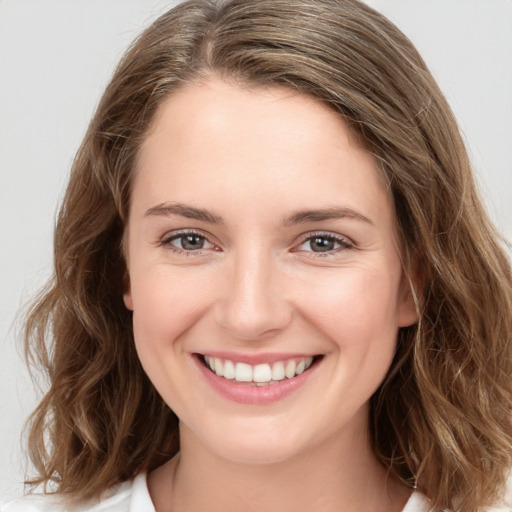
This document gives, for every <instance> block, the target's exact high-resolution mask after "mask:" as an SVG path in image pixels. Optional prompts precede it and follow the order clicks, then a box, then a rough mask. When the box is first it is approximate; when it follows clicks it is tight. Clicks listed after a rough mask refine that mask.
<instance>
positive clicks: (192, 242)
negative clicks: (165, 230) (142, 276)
mask: <svg viewBox="0 0 512 512" xmlns="http://www.w3.org/2000/svg"><path fill="white" fill-rule="evenodd" d="M161 245H163V246H166V247H169V248H170V249H172V250H174V251H177V252H199V251H201V250H211V249H215V246H214V245H213V244H212V243H211V242H209V241H208V240H207V238H206V237H205V236H204V235H201V234H200V233H196V232H192V231H191V232H181V233H173V234H171V235H170V236H167V237H166V238H164V239H163V240H162V242H161Z"/></svg>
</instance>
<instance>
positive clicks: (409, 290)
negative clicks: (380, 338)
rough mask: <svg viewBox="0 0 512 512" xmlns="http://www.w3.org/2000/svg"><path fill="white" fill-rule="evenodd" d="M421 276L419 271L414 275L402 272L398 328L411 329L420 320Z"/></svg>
mask: <svg viewBox="0 0 512 512" xmlns="http://www.w3.org/2000/svg"><path fill="white" fill-rule="evenodd" d="M420 282H421V279H420V276H419V272H418V271H417V269H413V271H412V275H408V273H407V272H405V271H404V270H402V277H401V282H400V289H399V291H398V305H397V306H398V309H397V311H398V316H397V323H398V327H409V326H410V325H413V324H415V323H416V322H417V321H418V320H419V308H420V292H419V291H420V289H421V286H420Z"/></svg>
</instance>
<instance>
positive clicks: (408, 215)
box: [26, 0, 512, 512]
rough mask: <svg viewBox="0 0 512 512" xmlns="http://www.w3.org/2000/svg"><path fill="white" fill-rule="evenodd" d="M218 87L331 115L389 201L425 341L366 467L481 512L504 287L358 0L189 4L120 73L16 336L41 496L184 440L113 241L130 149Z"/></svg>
mask: <svg viewBox="0 0 512 512" xmlns="http://www.w3.org/2000/svg"><path fill="white" fill-rule="evenodd" d="M212 75H216V76H220V77H222V78H225V79H229V80H235V81H237V82H238V83H241V84H245V85H249V86H253V87H258V86H263V87H267V86H287V87H290V88H293V89H295V90H298V91H299V92H301V93H303V94H307V95H310V96H312V97H314V98H317V99H319V100H321V101H323V102H326V103H328V104H329V105H331V106H332V108H333V109H334V110H335V111H336V112H338V113H339V115H340V116H342V117H343V118H344V119H345V121H346V122H347V123H348V124H349V126H350V127H351V129H352V130H353V131H354V133H356V134H357V135H358V137H359V140H361V143H362V144H363V146H364V147H365V149H366V150H368V151H369V152H370V153H371V154H373V155H374V157H375V158H376V160H377V162H378V163H379V166H380V168H381V170H382V173H383V175H384V176H385V179H386V180H387V183H388V184H389V188H390V190H391V193H392V196H393V199H394V206H395V209H396V216H397V219H398V227H399V233H400V241H401V252H402V258H403V264H404V269H405V271H406V272H407V273H408V275H409V276H410V278H411V281H415V282H418V281H420V282H421V286H420V287H418V289H417V290H416V291H417V306H418V310H419V313H420V320H419V322H418V323H417V324H416V325H414V326H412V327H408V328H403V329H401V330H400V332H399V339H398V350H397V354H396V357H395V360H394V362H393V365H392V367H391V369H390V371H389V374H388V376H387V378H386V380H385V382H384V383H383V384H382V385H381V387H380V388H379V390H378V391H377V393H376V394H375V395H374V396H373V397H372V401H371V425H370V429H371V435H372V439H373V444H374V449H375V453H376V454H377V457H378V458H379V460H380V461H381V462H382V463H383V464H384V465H385V466H386V467H387V468H388V469H389V472H390V473H391V474H392V475H394V476H396V477H397V478H399V479H400V480H401V481H402V482H404V483H405V484H407V485H408V486H410V487H414V486H417V488H418V489H419V490H421V491H422V492H423V493H424V494H425V495H426V496H427V497H428V498H429V499H430V500H431V502H432V506H433V509H434V510H442V509H449V510H453V511H464V512H470V511H476V510H478V509H480V508H481V507H483V506H485V505H487V504H489V503H491V502H492V501H493V500H494V499H495V498H497V497H499V494H500V492H501V491H502V489H503V487H504V482H505V478H506V472H507V469H508V468H509V467H510V465H511V463H512V455H511V453H512V452H511V445H512V420H511V418H512V414H511V413H512V379H511V376H512V356H511V345H512V343H511V342H512V335H511V332H512V313H511V310H512V298H511V297H512V277H511V269H510V263H509V261H508V259H507V257H506V255H505V253H504V252H503V250H502V248H501V246H500V245H501V242H500V239H499V237H498V235H497V233H496V232H495V230H494V228H493V227H492V225H491V223H490V222H489V220H488V218H487V216H486V213H485V212H484V210H483V208H482V204H481V201H480V199H479V197H478V194H477V192H476V190H475V184H474V181H473V177H472V172H471V168H470V162H469V160H468V156H467V153H466V150H465V148H464V144H463V141H462V139H461V136H460V134H459V130H458V128H457V125H456V122H455V120H454V117H453V114H452V112H451V110H450V108H449V106H448V104H447V102H446V100H445V98H444V97H443V95H442V93H441V92H440V90H439V88H438V86H437V85H436V83H435V81H434V79H433V78H432V76H431V74H430V73H429V71H428V69H427V67H426V66H425V64H424V62H423V61H422V59H421V57H420V56H419V55H418V53H417V51H416V50H415V48H414V47H413V46H412V44H411V43H410V41H409V40H408V39H407V38H406V37H405V36H404V35H403V34H402V33H401V32H400V31H399V30H398V29H397V28H396V27H395V26H394V25H393V24H391V23H390V22H389V21H388V20H387V19H386V18H385V17H383V16H382V15H380V14H378V13H377V12H375V11H374V10H372V9H371V8H369V7H368V6H366V5H365V4H363V3H361V2H359V1H357V0H259V1H248V0H227V1H220V2H215V1H207V0H205V1H201V0H193V1H189V2H185V3H183V4H180V5H178V6H177V7H175V8H174V9H172V10H170V11H169V12H168V13H166V14H164V15H163V16H161V17H160V18H159V19H158V20H157V21H156V22H155V23H153V24H152V25H151V26H150V27H149V28H148V29H147V30H146V31H145V32H144V33H142V35H141V36H140V37H139V38H138V39H137V40H136V41H135V43H134V44H133V45H132V47H131V48H130V49H129V51H128V52H127V54H126V55H125V57H124V58H123V59H122V61H121V63H120V64H119V66H118V68H117V70H116V71H115V74H114V76H113V78H112V80H111V82H110V84H109V85H108V87H107V89H106V91H105V93H104V95H103V98H102V99H101V102H100V104H99V106H98V108H97V111H96V114H95V115H94V118H93V119H92V121H91V124H90V126H89V129H88V132H87V134H86V136H85V139H84V141H83V143H82V145H81V147H80V149H79V150H78V153H77V156H76V158H75V161H74V163H73V168H72V172H71V177H70V182H69V186H68V188H67V192H66V195H65V198H64V201H63V204H62V207H61V210H60V213H59V216H58V220H57V225H56V230H55V240H54V244H55V254H54V256H55V272H54V277H53V278H52V281H51V283H50V284H49V285H48V287H47V288H46V289H45V290H44V291H43V292H42V294H41V295H40V296H39V297H38V298H37V300H36V302H35V303H34V305H33V307H32V309H31V311H30V313H29V315H28V318H27V324H26V344H27V345H26V346H27V351H28V354H29V358H31V359H32V361H33V362H34V361H35V362H37V364H39V365H42V366H43V368H44V370H45V372H46V373H47V375H48V376H49V382H50V386H49V390H48V392H47V393H46V394H45V396H44V397H43V399H42V401H41V403H40V405H39V407H38V408H37V410H36V411H35V412H34V413H33V415H32V418H31V427H30V432H29V447H30V453H31V457H32V459H33V462H34V464H35V468H36V470H37V473H38V476H37V477H35V478H34V479H32V480H31V481H30V483H32V484H37V483H45V484H52V483H53V487H54V488H55V489H54V490H56V491H57V492H60V493H69V494H70V495H71V496H74V497H86V496H90V495H93V494H95V493H98V492H100V491H101V490H103V489H105V488H106V487H108V486H110V485H112V484H114V483H116V482H119V481H123V480H127V479H129V478H131V477H133V476H134V475H135V474H137V473H138V472H140V471H149V470H151V469H153V468H155V467H157V466H159V465H160V464H162V463H163V462H164V461H166V460H168V459H169V458H170V457H172V456H173V455H174V454H175V453H176V452H177V450H178V449H179V440H178V433H177V427H178V420H177V418H176V416H175V414H174V413H173V412H172V411H171V410H170V409H169V408H168V407H167V405H166V404H165V403H164V402H163V400H162V398H161V397H160V396H159V395H158V394H157V392H156V391H155V389H154V388H153V386H152V384H151V383H150V381H149V379H148V377H147V376H146V375H145V373H144V371H143V369H142V367H141V365H140V363H139V361H138V358H137V354H136V352H135V348H134V343H133V332H132V325H131V316H130V312H129V311H127V310H126V308H125V307H124V304H123V300H122V293H123V279H124V275H125V271H126V267H125V261H124V257H123V250H122V240H123V232H124V228H125V224H126V221H127V218H128V211H129V207H130V189H131V182H132V176H133V172H134V168H135V166H136V159H137V153H138V149H139V147H140V145H141V142H142V140H143V139H144V136H145V134H146V132H147V128H148V126H149V124H150V123H151V120H152V118H153V116H154V114H155V111H156V110H157V108H158V106H159V105H160V104H161V103H162V101H163V100H164V99H165V98H167V97H168V96H169V94H172V92H173V91H175V90H176V89H178V88H180V87H181V86H182V85H183V84H185V83H188V82H191V81H197V82H200V81H201V80H204V79H205V78H207V77H208V76H212Z"/></svg>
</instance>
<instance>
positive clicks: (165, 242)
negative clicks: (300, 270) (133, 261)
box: [158, 229, 354, 258]
mask: <svg viewBox="0 0 512 512" xmlns="http://www.w3.org/2000/svg"><path fill="white" fill-rule="evenodd" d="M187 235H191V236H196V237H198V238H201V239H202V240H204V241H205V242H207V243H209V244H211V245H213V246H214V247H215V245H214V244H212V242H209V241H208V237H207V236H205V235H204V234H203V233H201V232H200V231H195V230H193V229H191V230H188V229H187V230H182V231H178V232H173V233H172V234H170V235H169V236H166V237H164V238H163V239H162V240H161V241H160V242H159V244H158V245H159V246H162V247H165V248H166V249H169V250H170V251H172V252H174V253H177V254H185V255H186V256H201V255H203V250H202V248H201V249H197V250H186V249H183V248H180V247H176V246H175V245H173V244H172V242H174V241H175V240H179V239H180V238H182V237H185V236H187ZM314 239H323V240H327V241H328V242H331V243H332V242H334V243H335V244H338V246H339V247H337V248H335V249H330V250H327V251H325V252H322V251H318V252H316V251H307V250H302V251H301V250H300V249H297V247H300V246H302V245H304V244H305V243H307V242H308V241H309V242H310V243H311V241H312V240H314ZM347 249H354V244H353V243H352V242H351V241H350V240H349V239H347V238H346V237H343V236H340V235H336V234H334V233H331V232H325V231H318V232H313V233H307V234H306V235H304V236H302V237H301V240H300V243H299V244H298V245H296V246H295V248H294V250H293V252H304V253H310V254H311V256H308V257H314V258H318V257H321V258H322V257H323V258H325V257H329V256H333V255H335V254H337V253H339V252H342V251H345V250H347ZM205 250H211V249H210V248H207V249H205ZM214 250H219V249H214ZM312 255H314V256H312Z"/></svg>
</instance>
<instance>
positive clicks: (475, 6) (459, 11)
mask: <svg viewBox="0 0 512 512" xmlns="http://www.w3.org/2000/svg"><path fill="white" fill-rule="evenodd" d="M174 3H176V2H171V1H164V0H72V1H71V0H68V1H66V0H0V355H1V357H0V439H1V441H0V496H2V497H4V498H5V497H7V496H15V495H19V494H21V493H22V492H23V486H22V484H21V482H22V481H23V479H24V469H25V458H24V456H23V454H22V448H21V438H20V436H21V430H22V425H23V421H24V419H25V418H26V416H27V414H28V413H29V412H30V410H31V409H32V408H33V407H34V405H35V403H36V398H35V396H36V394H35V392H34V391H33V386H32V383H31V381H30V379H29V377H28V374H27V372H26V370H25V366H24V363H23V360H22V358H21V355H20V354H21V348H20V336H19V333H18V330H19V309H20V307H21V306H22V305H23V304H25V303H26V302H27V300H28V299H29V298H30V297H31V296H33V294H34V292H35V291H36V290H37V289H38V287H40V286H41V285H42V284H43V283H44V281H45V280H46V279H47V277H48V276H49V274H50V271H51V261H52V245H51V240H52V229H53V222H54V218H55V213H56V208H57V204H58V202H59V200H60V198H61V197H62V195H63V191H64V187H65V183H66V176H67V173H68V171H69V168H70V164H71V161H72V159H73V155H74V152H75V151H76V149H77V147H78V145H79V143H80V141H81V138H82V136H83V134H84V133H85V129H86V126H87V123H88V121H89V119H90V117H91V116H92V114H93V111H94V108H95V105H96V104H97V101H98V99H99V96H100V94H101V93H102V90H103V88H104V86H105V85H106V83H107V80H108V78H109V76H110V74H111V72H112V70H113V67H114V66H115V64H116V62H117V60H118V59H119V57H120V56H121V55H122V53H123V50H124V49H125V48H126V47H127V46H128V44H129V43H130V42H131V40H132V39H133V38H134V36H135V35H136V34H138V33H139V32H140V31H141V30H142V29H143V28H144V27H145V26H146V25H147V24H148V23H149V22H151V21H152V20H153V19H154V18H156V16H157V15H158V14H161V13H163V12H164V11H165V10H167V8H169V7H170V6H171V5H172V4H174ZM368 3H369V4H370V5H372V6H373V7H375V8H377V9H378V10H380V11H381V12H383V13H384V14H386V15H387V16H388V17H389V18H390V19H391V20H392V21H394V22H395V23H396V24H397V25H398V26H399V27H400V28H401V29H402V30H403V31H404V32H405V33H406V34H407V35H408V36H409V37H410V38H411V39H412V40H413V42H414V43H415V44H416V45H417V47H418V49H419V50H420V53H422V55H423V57H424V58H425V60H426V62H427V64H429V66H430V67H431V69H432V71H433V73H434V75H435V76H436V78H437V79H438V82H439V84H440V85H441V88H442V89H443V91H444V92H445V94H446V96H447V98H448V100H449V102H450V104H451V106H452V108H453V110H454V111H455V114H456V116H457V118H458V119H459V122H460V125H461V128H462V131H463V133H464V135H465V139H466V141H467V145H468V148H469V151H470V154H471V157H472V160H473V162H474V166H475V169H476V172H477V176H478V180H479V182H480V183H481V187H482V191H483V195H484V197H485V200H486V203H487V204H488V208H489V210H490V213H491V216H492V218H493V219H494V220H495V222H496V224H497V225H498V227H499V228H500V230H501V231H502V232H503V233H504V234H505V236H506V237H507V238H508V239H509V240H512V0H368Z"/></svg>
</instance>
